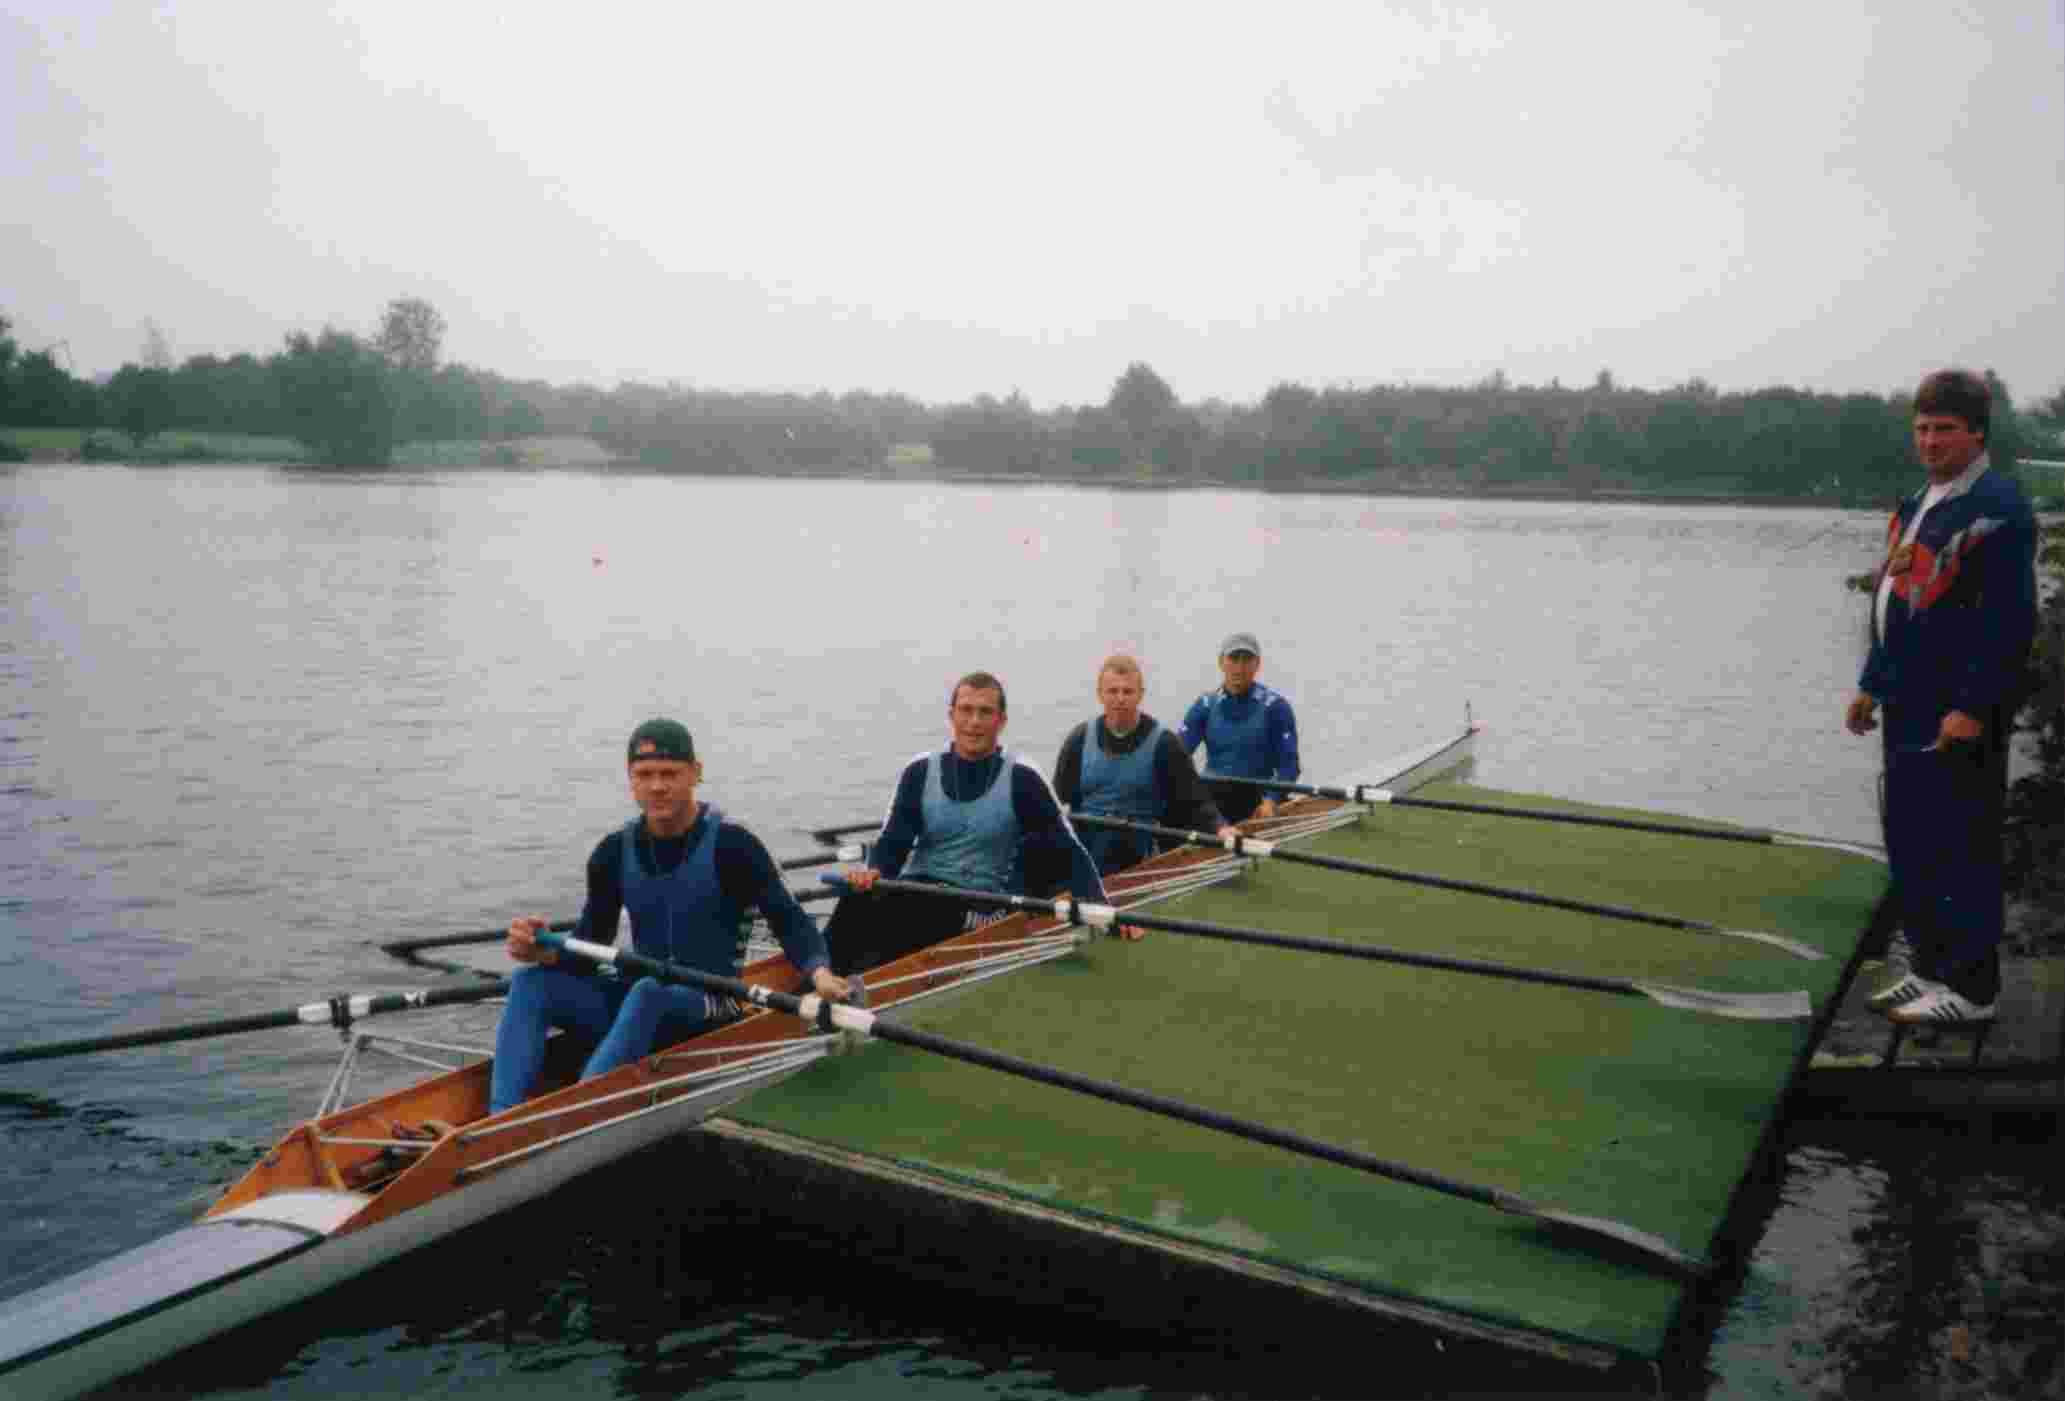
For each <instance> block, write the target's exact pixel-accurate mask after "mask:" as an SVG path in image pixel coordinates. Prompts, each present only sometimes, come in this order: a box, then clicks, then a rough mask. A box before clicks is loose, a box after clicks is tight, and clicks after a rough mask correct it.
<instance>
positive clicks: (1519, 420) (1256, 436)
mask: <svg viewBox="0 0 2065 1401" xmlns="http://www.w3.org/2000/svg"><path fill="white" fill-rule="evenodd" d="M445 330H446V327H445V322H444V318H443V317H442V316H441V315H439V314H438V312H437V311H436V309H435V308H434V307H432V306H431V305H430V304H429V303H427V302H425V301H422V300H421V299H418V298H401V299H398V300H396V301H393V302H391V303H389V304H388V305H387V307H386V308H385V309H384V311H383V312H382V314H381V316H380V319H379V328H378V330H377V331H376V332H375V333H374V334H373V335H371V336H360V335H358V334H356V333H354V332H351V331H347V330H339V329H337V328H334V327H332V328H325V329H324V330H323V331H322V332H320V333H319V334H316V335H313V336H311V335H308V334H305V333H299V332H297V333H295V334H293V335H290V336H288V337H287V338H286V341H285V344H284V345H283V346H282V347H281V349H279V350H278V351H276V352H274V353H273V354H271V355H269V356H265V357H263V358H260V357H258V356H255V355H250V354H242V355H235V356H230V357H227V358H224V357H220V356H215V355H197V356H193V357H191V358H189V359H188V360H186V361H185V362H184V363H181V364H177V365H175V364H173V363H172V356H171V354H170V351H169V349H168V348H167V346H166V343H165V339H164V337H163V335H162V334H161V333H159V332H158V331H157V330H156V328H155V327H152V328H151V329H150V332H149V334H148V335H147V337H146V341H145V345H144V347H143V352H142V354H141V355H140V357H139V360H138V361H137V362H136V363H132V364H126V365H124V366H122V368H121V369H120V370H118V371H116V373H115V374H114V375H113V376H112V377H110V378H109V379H108V380H107V381H106V382H105V383H101V384H94V383H91V382H88V381H84V380H81V379H78V378H76V377H75V376H73V375H72V374H70V373H69V372H68V371H66V370H65V369H64V368H63V367H62V366H60V365H59V364H58V363H57V362H56V360H55V358H54V356H53V353H52V352H51V351H49V350H39V351H31V352H27V353H23V352H22V351H21V350H20V348H19V347H18V346H17V345H16V343H15V341H14V340H13V339H12V338H11V336H9V334H8V323H7V322H6V320H5V319H4V318H0V427H14V428H34V427H46V426H47V427H71V428H108V429H114V430H119V431H120V432H122V433H125V434H127V435H128V436H129V437H130V438H131V439H132V440H134V441H135V442H138V443H142V442H146V441H148V440H150V439H151V438H152V437H154V436H155V435H158V434H161V433H165V432H168V431H173V430H188V431H201V432H220V433H242V434H259V435H272V436H283V437H288V438H292V439H294V440H296V441H297V442H299V443H301V444H302V445H303V448H304V451H305V453H306V455H307V456H308V457H309V458H310V460H312V461H315V462H324V463H336V464H339V465H347V466H380V465H384V464H385V463H387V462H388V461H390V460H391V457H392V454H393V452H394V449H395V447H396V446H397V445H398V444H402V443H408V442H416V441H424V440H453V439H464V440H484V441H490V442H492V441H498V440H508V439H514V438H524V437H533V436H538V435H541V434H557V435H579V436H584V437H590V438H593V439H595V440H597V441H599V442H600V443H601V444H603V446H604V447H605V448H606V449H608V450H609V451H610V452H611V453H612V454H614V455H615V456H616V457H618V458H619V459H621V460H623V461H626V462H631V463H636V464H640V465H642V466H646V467H649V468H653V469H656V470H675V471H692V472H703V473H740V474H761V473H789V472H827V473H830V472H871V471H877V470H880V469H881V468H882V466H883V465H884V463H885V461H886V460H888V459H889V458H890V456H891V454H892V451H893V450H894V449H896V448H898V447H899V446H901V445H924V446H926V447H928V448H929V449H930V453H931V466H932V468H933V470H937V471H946V472H962V473H971V474H983V475H992V476H1006V477H1027V478H1040V479H1053V480H1073V481H1083V482H1097V481H1126V482H1142V483H1153V484H1190V483H1196V484H1209V483H1223V484H1233V485H1256V486H1272V487H1287V488H1297V487H1327V486H1342V487H1351V488H1364V489H1369V490H1386V489H1408V490H1425V491H1466V492H1499V491H1511V492H1557V493H1568V494H1572V495H1578V496H1585V495H1591V494H1595V493H1600V492H1641V493H1677V494H1701V495H1715V496H1791V497H1811V498H1818V499H1825V500H1843V501H1879V500H1883V499H1884V498H1885V497H1887V496H1889V495H1891V494H1893V493H1895V492H1898V491H1901V490H1904V489H1906V487H1907V486H1908V485H1909V484H1910V483H1911V482H1912V480H1913V476H1914V459H1913V455H1912V453H1911V451H1910V449H1909V446H1908V418H1909V410H1910V405H1909V404H1908V402H1907V400H1906V399H1905V397H1904V396H1902V395H1899V394H1893V395H1883V396H1882V395H1876V394H1862V393H1859V394H1841V395H1838V394H1811V393H1807V392H1805V391H1803V390H1797V389H1789V388H1769V389H1759V390H1755V391H1751V392H1747V393H1729V394H1723V393H1720V392H1718V391H1717V390H1715V389H1714V388H1713V387H1712V386H1711V385H1708V384H1706V383H1705V382H1704V381H1701V380H1696V379H1695V380H1692V381H1689V382H1687V383H1685V384H1682V385H1678V386H1675V387H1673V388H1670V389H1664V390H1645V389H1631V388H1626V387H1623V386H1622V385H1620V384H1619V383H1617V382H1616V381H1615V379H1614V377H1613V376H1612V375H1611V374H1610V373H1608V372H1606V371H1603V370H1602V371H1601V372H1600V373H1599V374H1598V376H1597V377H1596V378H1595V379H1594V380H1593V382H1592V383H1591V384H1590V385H1587V386H1584V387H1566V386H1564V385H1561V384H1559V383H1554V382H1552V383H1550V384H1548V385H1545V386H1527V385H1515V384H1512V383H1509V382H1508V381H1507V379H1506V377H1505V376H1504V375H1503V374H1498V375H1493V376H1491V377H1490V378H1488V379H1486V380H1483V381H1481V382H1479V383H1477V384H1474V385H1469V386H1467V387H1438V386H1429V385H1410V384H1399V385H1377V386H1371V387H1365V388H1339V387H1329V388H1321V389H1313V388H1310V387H1308V386H1305V385H1301V384H1293V383H1283V384H1279V385H1277V386H1276V387H1274V388H1273V389H1271V390H1270V391H1269V392H1268V393H1267V394H1265V395H1263V396H1262V399H1261V400H1260V402H1258V403H1254V404H1229V403H1226V402H1224V401H1222V400H1207V401H1204V402H1202V403H1198V404H1185V403H1184V402H1182V400H1181V399H1180V398H1178V396H1177V394H1176V392H1175V390H1174V389H1173V388H1171V386H1170V385H1169V384H1168V383H1167V382H1166V381H1165V380H1164V379H1163V378H1162V377H1161V376H1160V375H1158V374H1157V373H1156V372H1155V371H1154V370H1153V369H1152V368H1151V367H1150V366H1148V365H1146V364H1143V363H1135V364H1133V365H1130V366H1128V367H1127V368H1126V369H1125V371H1124V372H1123V373H1122V374H1120V375H1119V376H1118V378H1117V379H1116V381H1114V383H1113V384H1112V387H1111V390H1110V392H1109V393H1108V394H1107V396H1106V398H1105V400H1104V402H1103V403H1100V404H1090V405H1083V406H1080V407H1061V408H1054V409H1046V410H1040V409H1035V408H1034V407H1033V406H1032V405H1031V404H1030V403H1029V402H1027V401H1026V399H1025V398H1024V397H1023V396H1022V395H1018V394H1013V395H1011V396H1009V397H1007V398H1002V399H999V398H996V397H994V396H991V395H980V396H978V397H976V398H975V399H973V400H971V401H969V402H966V403H959V404H949V405H943V406H934V405H927V404H924V403H921V402H919V401H917V400H915V399H911V398H908V397H906V396H903V395H898V394H865V393H850V394H845V395H841V396H837V397H835V396H833V395H830V394H823V393H820V394H763V393H727V392H719V391H712V390H701V389H695V388H692V387H687V386H682V385H678V384H676V385H664V386H655V385H639V384H625V385H621V386H619V387H617V388H615V389H612V390H607V391H605V390H601V389H597V388H594V387H592V386H587V385H571V386H555V385H551V384H547V383H545V382H543V381H537V380H530V381H518V380H510V379H507V378H504V377H503V376H501V375H497V374H495V373H493V372H492V371H486V370H477V369H473V368H471V367H469V366H465V365H460V364H454V363H447V362H445V361H444V360H443V358H442V353H443V340H444V335H445ZM1988 378H1989V380H1990V381H1991V382H1992V383H1993V386H1994V390H1995V394H1996V396H1997V397H1996V401H1995V403H1996V407H1995V417H1994V424H1993V434H1992V447H1993V455H1994V459H1995V460H1996V461H1999V462H2007V461H2012V460H2014V459H2015V458H2017V457H2020V456H2024V455H2035V456H2045V455H2055V453H2056V451H2057V450H2056V449H2055V447H2050V448H2047V449H2045V450H2043V451H2038V452H2036V453H2034V454H2030V453H2029V452H2028V444H2029V443H2030V442H2032V441H2034V442H2036V443H2039V444H2055V442H2056V441H2057V439H2056V435H2057V434H2058V433H2059V432H2060V431H2065V389H2060V391H2059V392H2058V393H2056V394H2054V395H2053V396H2052V397H2051V398H2050V399H2049V400H2046V401H2042V402H2040V403H2038V404H2036V405H2033V406H2032V407H2031V408H2030V409H2028V410H2027V411H2026V412H2018V411H2017V409H2016V407H2015V405H2014V403H2013V400H2012V398H2011V396H2010V395H2009V393H2008V389H2007V386H2006V385H2004V384H2002V383H2000V381H1999V380H1998V379H1997V378H1996V377H1994V376H1993V375H1992V374H1991V372H1989V374H1988Z"/></svg>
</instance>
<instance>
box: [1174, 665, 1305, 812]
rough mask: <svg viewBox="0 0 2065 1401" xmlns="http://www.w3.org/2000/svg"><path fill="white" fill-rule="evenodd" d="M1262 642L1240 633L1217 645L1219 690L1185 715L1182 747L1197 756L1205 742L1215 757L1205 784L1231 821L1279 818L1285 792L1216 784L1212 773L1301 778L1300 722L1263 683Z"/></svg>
mask: <svg viewBox="0 0 2065 1401" xmlns="http://www.w3.org/2000/svg"><path fill="white" fill-rule="evenodd" d="M1261 671H1262V644H1261V643H1259V642H1257V641H1256V640H1255V634H1253V633H1251V632H1237V633H1234V634H1233V635H1232V636H1231V637H1228V638H1227V639H1226V640H1225V641H1224V642H1222V643H1220V644H1219V679H1220V681H1221V682H1222V683H1223V684H1222V685H1221V686H1220V687H1219V689H1218V690H1216V691H1207V692H1205V693H1204V694H1203V695H1201V696H1199V697H1198V698H1197V699H1196V700H1194V701H1192V702H1191V705H1190V709H1189V710H1188V711H1187V712H1185V713H1184V716H1183V748H1184V750H1185V751H1186V752H1188V753H1190V754H1196V753H1197V747H1198V746H1199V745H1200V744H1202V745H1203V746H1204V747H1205V748H1206V750H1207V751H1209V753H1210V754H1211V758H1210V759H1209V760H1208V761H1207V765H1206V767H1207V769H1208V773H1207V774H1206V778H1205V782H1206V783H1208V784H1210V785H1211V792H1212V800H1213V801H1214V802H1215V803H1217V804H1218V805H1219V811H1221V812H1223V813H1225V814H1226V817H1227V820H1228V821H1231V822H1238V821H1240V820H1241V819H1242V818H1244V817H1248V816H1254V817H1263V818H1268V817H1274V816H1276V800H1277V799H1278V798H1279V797H1281V796H1282V794H1280V793H1278V792H1275V791H1272V790H1270V789H1264V788H1252V787H1249V786H1247V785H1246V784H1239V783H1212V781H1211V774H1225V775H1226V776H1227V777H1228V778H1275V779H1281V780H1283V781H1284V782H1286V783H1289V782H1290V781H1291V780H1293V779H1295V778H1296V777H1297V776H1298V722H1297V720H1296V718H1295V717H1294V716H1293V715H1292V714H1291V703H1290V701H1289V700H1287V699H1286V698H1285V697H1284V696H1282V695H1281V694H1279V693H1278V692H1276V691H1272V690H1270V689H1269V688H1268V687H1267V686H1264V685H1261V684H1259V683H1258V682H1257V681H1256V680H1255V677H1256V676H1258V675H1259V674H1260V673H1261Z"/></svg>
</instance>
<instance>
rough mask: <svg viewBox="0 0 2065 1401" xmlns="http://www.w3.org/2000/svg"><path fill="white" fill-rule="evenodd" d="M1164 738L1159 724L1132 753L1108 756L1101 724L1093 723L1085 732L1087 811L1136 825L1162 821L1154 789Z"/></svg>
mask: <svg viewBox="0 0 2065 1401" xmlns="http://www.w3.org/2000/svg"><path fill="white" fill-rule="evenodd" d="M1161 734H1162V727H1161V725H1160V724H1159V723H1156V724H1153V725H1150V726H1148V730H1147V733H1146V734H1144V735H1142V736H1141V737H1140V743H1139V744H1137V745H1135V746H1134V748H1133V752H1132V753H1130V754H1107V753H1105V752H1104V746H1103V745H1101V744H1099V743H1098V742H1097V722H1096V721H1094V720H1093V721H1091V722H1090V724H1089V726H1088V727H1087V728H1086V729H1085V730H1084V732H1083V770H1082V780H1081V787H1082V805H1083V811H1084V812H1095V813H1102V814H1103V815H1105V816H1106V817H1129V818H1131V819H1132V820H1133V821H1135V822H1159V821H1161V817H1162V795H1161V794H1160V793H1159V792H1157V791H1156V789H1155V786H1154V756H1155V750H1156V749H1157V748H1158V747H1159V746H1160V744H1161ZM1216 753H1217V751H1214V754H1215V755H1216Z"/></svg>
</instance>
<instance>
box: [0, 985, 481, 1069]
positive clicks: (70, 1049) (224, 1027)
mask: <svg viewBox="0 0 2065 1401" xmlns="http://www.w3.org/2000/svg"><path fill="white" fill-rule="evenodd" d="M508 991H509V984H508V983H507V982H506V981H504V982H497V983H472V984H468V985H467V986H465V987H449V988H422V989H418V990H417V991H415V992H360V993H352V994H349V995H347V996H344V997H333V998H330V999H329V1000H328V1001H326V1002H307V1003H303V1004H302V1005H301V1006H299V1007H289V1008H287V1009H286V1010H284V1011H280V1012H255V1013H253V1014H251V1015H250V1016H247V1017H224V1018H223V1019H222V1020H220V1021H212V1022H192V1023H189V1024H188V1025H186V1026H165V1027H158V1028H156V1029H154V1030H151V1031H130V1032H124V1033H122V1034H121V1035H119V1036H96V1037H93V1038H92V1039H90V1040H85V1041H52V1042H49V1043H48V1044H46V1045H42V1046H17V1047H16V1048H15V1049H13V1050H11V1051H0V1065H13V1064H15V1063H17V1062H20V1061H31V1060H54V1059H56V1058H57V1057H59V1056H79V1055H84V1054H86V1053H87V1052H89V1051H119V1050H124V1049H126V1048H128V1047H131V1046H162V1045H165V1044H167V1043H168V1042H173V1041H198V1040H200V1039H201V1038H203V1037H207V1036H233V1035H235V1034H237V1033H238V1032H244V1031H264V1030H266V1029H267V1028H269V1027H276V1026H296V1025H300V1026H336V1027H338V1028H340V1029H341V1028H343V1027H347V1026H349V1025H351V1023H352V1022H354V1021H356V1020H358V1019H359V1018H360V1017H370V1016H374V1015H376V1014H378V1013H381V1012H406V1011H412V1010H414V1009H415V1008H418V1007H440V1006H444V1005H446V1004H449V1003H455V1002H479V1001H481V1000H483V999H485V998H490V997H500V996H502V995H503V994H504V993H506V992H508Z"/></svg>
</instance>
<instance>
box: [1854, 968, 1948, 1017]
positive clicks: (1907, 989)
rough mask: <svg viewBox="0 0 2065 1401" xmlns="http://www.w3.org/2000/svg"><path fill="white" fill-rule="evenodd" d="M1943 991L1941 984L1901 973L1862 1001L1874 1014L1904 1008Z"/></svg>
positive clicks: (1913, 974) (1912, 974)
mask: <svg viewBox="0 0 2065 1401" xmlns="http://www.w3.org/2000/svg"><path fill="white" fill-rule="evenodd" d="M1942 990H1945V989H1944V988H1943V984H1941V983H1936V982H1931V981H1929V979H1927V978H1924V977H1921V976H1919V975H1918V974H1915V973H1902V974H1901V975H1900V976H1899V977H1898V978H1895V979H1894V980H1893V981H1892V982H1890V983H1887V984H1886V985H1885V986H1884V987H1882V988H1880V989H1879V990H1878V991H1877V992H1875V993H1873V994H1872V995H1871V996H1869V997H1867V998H1865V999H1864V1005H1865V1006H1867V1007H1869V1008H1871V1010H1872V1011H1874V1012H1886V1011H1890V1010H1892V1009H1893V1008H1895V1007H1904V1006H1906V1005H1907V1004H1908V1003H1910V1002H1914V1001H1916V1000H1918V999H1920V998H1923V997H1926V996H1928V995H1929V994H1930V993H1932V992H1937V991H1942Z"/></svg>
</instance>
